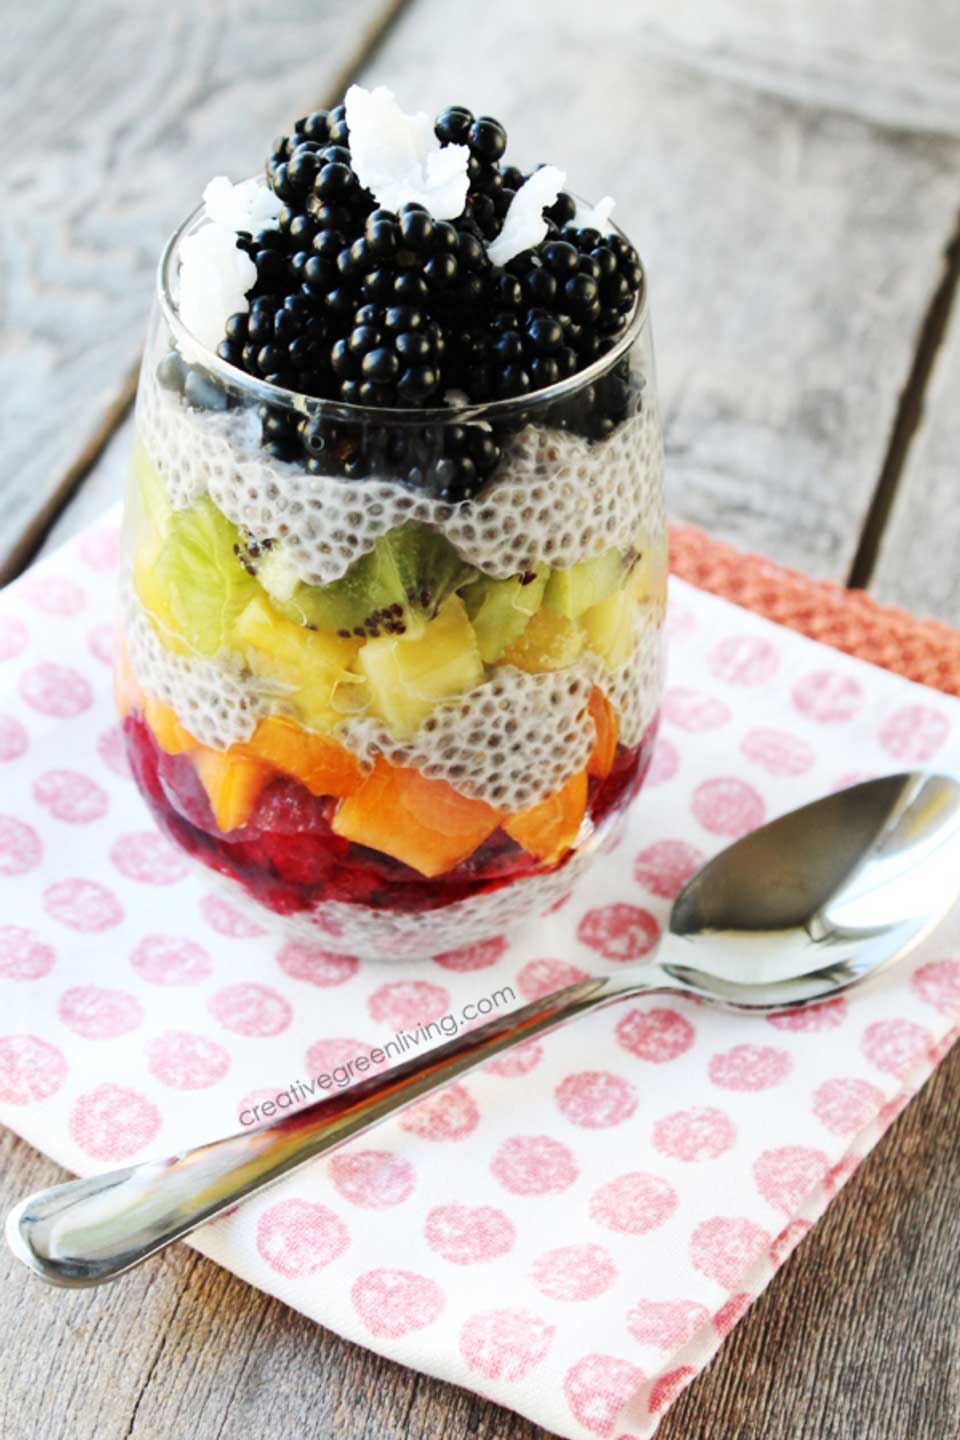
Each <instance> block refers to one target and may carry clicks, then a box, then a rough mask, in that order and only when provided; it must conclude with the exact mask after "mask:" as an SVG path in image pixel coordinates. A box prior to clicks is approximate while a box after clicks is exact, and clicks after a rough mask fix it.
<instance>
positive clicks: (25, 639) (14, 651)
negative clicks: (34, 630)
mask: <svg viewBox="0 0 960 1440" xmlns="http://www.w3.org/2000/svg"><path fill="white" fill-rule="evenodd" d="M29 643H30V632H29V630H28V629H27V627H26V625H24V623H23V621H22V620H18V619H17V617H16V616H15V615H0V662H2V661H4V660H15V659H16V658H17V656H18V655H22V654H23V652H24V650H26V648H27V646H28V644H29Z"/></svg>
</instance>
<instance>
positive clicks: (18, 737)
mask: <svg viewBox="0 0 960 1440" xmlns="http://www.w3.org/2000/svg"><path fill="white" fill-rule="evenodd" d="M29 749H30V739H29V736H28V735H27V732H26V730H25V729H24V727H23V726H22V725H21V723H20V721H19V720H17V719H16V718H15V717H14V716H13V715H0V765H9V764H11V762H12V761H14V760H19V759H20V756H21V755H26V753H27V751H28V750H29Z"/></svg>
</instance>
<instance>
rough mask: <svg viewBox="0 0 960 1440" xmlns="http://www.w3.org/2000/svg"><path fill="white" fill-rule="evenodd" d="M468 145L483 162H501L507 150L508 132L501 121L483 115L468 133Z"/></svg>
mask: <svg viewBox="0 0 960 1440" xmlns="http://www.w3.org/2000/svg"><path fill="white" fill-rule="evenodd" d="M467 144H468V145H469V146H470V149H471V151H472V153H473V154H474V155H476V156H477V157H478V158H479V159H481V160H499V159H500V156H501V155H502V154H503V152H504V150H506V148H507V132H506V130H504V128H503V126H502V125H501V124H500V121H499V120H494V119H493V117H492V116H491V115H481V116H480V117H479V119H477V120H475V121H474V122H473V124H472V125H471V126H470V129H469V131H468V132H467Z"/></svg>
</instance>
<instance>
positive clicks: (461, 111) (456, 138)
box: [433, 105, 473, 145]
mask: <svg viewBox="0 0 960 1440" xmlns="http://www.w3.org/2000/svg"><path fill="white" fill-rule="evenodd" d="M472 124H473V114H472V112H471V111H470V110H468V109H467V108H466V106H465V105H448V106H447V108H446V110H441V112H440V114H439V115H438V116H437V118H436V121H435V123H434V126H433V133H434V134H435V135H436V137H437V139H438V140H439V141H440V143H441V145H466V144H467V143H468V137H469V135H470V127H471V125H472Z"/></svg>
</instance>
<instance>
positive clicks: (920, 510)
mask: <svg viewBox="0 0 960 1440" xmlns="http://www.w3.org/2000/svg"><path fill="white" fill-rule="evenodd" d="M958 555H960V314H958V313H957V311H956V306H955V307H954V314H953V318H952V323H951V324H950V326H949V329H948V331H947V334H946V336H945V338H944V342H943V345H942V347H941V349H940V351H939V353H938V355H937V358H936V360H935V363H934V370H933V374H932V377H931V381H930V386H929V389H928V391H927V395H926V402H925V406H924V414H923V417H922V418H921V421H920V426H919V428H918V430H917V433H916V435H915V436H914V439H913V443H912V445H911V447H910V451H909V454H908V456H907V463H906V466H905V468H904V472H903V475H902V477H901V480H900V486H899V489H898V492H897V495H896V498H895V500H894V503H893V508H892V511H891V514H890V519H889V522H888V524H887V529H886V533H885V535H884V538H883V541H882V544H881V547H880V553H879V556H878V560H877V566H876V569H875V572H874V579H873V584H872V585H871V590H872V591H873V593H874V594H875V595H876V596H877V597H878V599H880V600H886V601H889V602H890V603H891V604H894V605H901V606H903V607H904V608H905V609H907V610H913V611H915V612H917V613H918V614H925V615H935V616H937V617H939V618H940V619H942V620H949V621H950V622H951V623H952V624H954V625H960V564H958V563H957V557H958Z"/></svg>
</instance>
